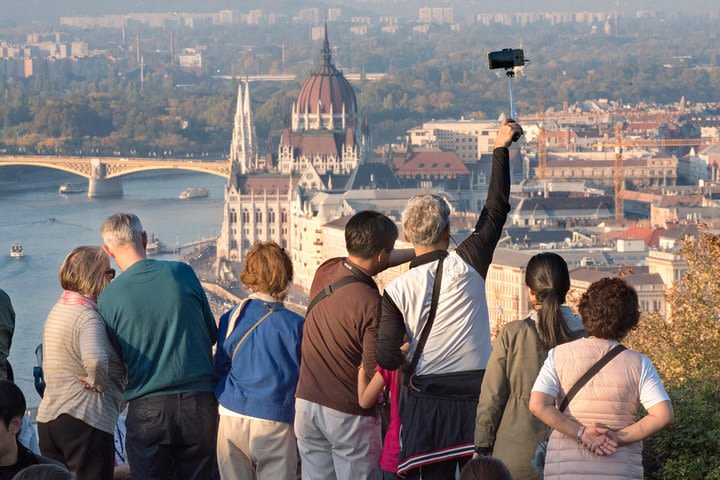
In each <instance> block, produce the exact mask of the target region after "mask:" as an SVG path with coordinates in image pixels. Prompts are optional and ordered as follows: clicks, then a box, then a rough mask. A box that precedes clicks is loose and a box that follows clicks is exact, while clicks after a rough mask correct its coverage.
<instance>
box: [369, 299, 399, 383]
mask: <svg viewBox="0 0 720 480" xmlns="http://www.w3.org/2000/svg"><path fill="white" fill-rule="evenodd" d="M381 306H382V313H381V315H380V326H379V328H378V341H377V353H376V355H375V358H376V359H377V363H378V365H380V366H381V367H382V368H384V369H386V370H397V369H398V368H400V366H401V365H402V363H403V359H404V355H403V353H402V351H401V350H400V347H402V344H403V339H404V338H405V318H404V317H403V314H402V312H401V311H400V309H399V308H398V307H397V305H395V302H394V301H393V299H392V297H390V295H389V294H388V292H387V290H385V293H384V294H383V298H382V303H381ZM366 371H367V370H366Z"/></svg>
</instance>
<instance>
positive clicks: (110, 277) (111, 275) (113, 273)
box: [105, 268, 115, 280]
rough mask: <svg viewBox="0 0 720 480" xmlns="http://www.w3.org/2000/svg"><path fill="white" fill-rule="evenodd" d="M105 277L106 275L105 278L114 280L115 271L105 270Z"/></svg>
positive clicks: (112, 269)
mask: <svg viewBox="0 0 720 480" xmlns="http://www.w3.org/2000/svg"><path fill="white" fill-rule="evenodd" d="M105 275H107V277H108V278H109V279H110V280H112V279H113V278H115V269H114V268H108V269H107V270H105Z"/></svg>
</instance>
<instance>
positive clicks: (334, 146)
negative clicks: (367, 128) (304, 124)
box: [280, 128, 355, 157]
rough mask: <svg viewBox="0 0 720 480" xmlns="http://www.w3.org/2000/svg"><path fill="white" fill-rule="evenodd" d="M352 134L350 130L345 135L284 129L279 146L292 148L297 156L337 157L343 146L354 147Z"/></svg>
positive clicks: (352, 131)
mask: <svg viewBox="0 0 720 480" xmlns="http://www.w3.org/2000/svg"><path fill="white" fill-rule="evenodd" d="M354 132H355V130H354V129H352V128H348V129H347V132H345V133H342V132H331V131H326V130H320V131H310V132H293V131H290V130H289V129H285V130H284V131H283V133H282V135H281V136H280V145H281V146H283V147H285V146H290V147H292V148H293V150H295V153H296V154H297V155H308V156H314V155H319V156H333V157H339V156H340V155H341V154H342V146H343V144H345V145H348V146H353V145H355V133H354Z"/></svg>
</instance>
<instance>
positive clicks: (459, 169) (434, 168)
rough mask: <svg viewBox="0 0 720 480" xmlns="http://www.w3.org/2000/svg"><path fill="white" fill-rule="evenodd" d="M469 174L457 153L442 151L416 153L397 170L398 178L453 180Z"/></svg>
mask: <svg viewBox="0 0 720 480" xmlns="http://www.w3.org/2000/svg"><path fill="white" fill-rule="evenodd" d="M469 173H470V170H468V168H467V167H466V166H465V164H464V163H463V162H462V160H460V157H458V156H457V154H456V153H455V152H442V151H426V152H414V153H412V154H410V157H409V158H408V160H407V161H406V162H405V163H404V164H403V165H402V166H400V168H398V170H397V175H398V177H404V178H411V177H423V178H448V177H450V178H452V177H456V176H458V175H468V174H469Z"/></svg>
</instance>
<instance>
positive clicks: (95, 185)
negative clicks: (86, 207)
mask: <svg viewBox="0 0 720 480" xmlns="http://www.w3.org/2000/svg"><path fill="white" fill-rule="evenodd" d="M91 165H92V175H91V176H90V185H89V186H88V197H89V198H108V197H122V194H123V188H122V182H121V181H120V179H119V178H106V176H107V165H106V164H105V163H103V162H101V161H100V160H99V159H97V158H95V159H93V160H92V163H91Z"/></svg>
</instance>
